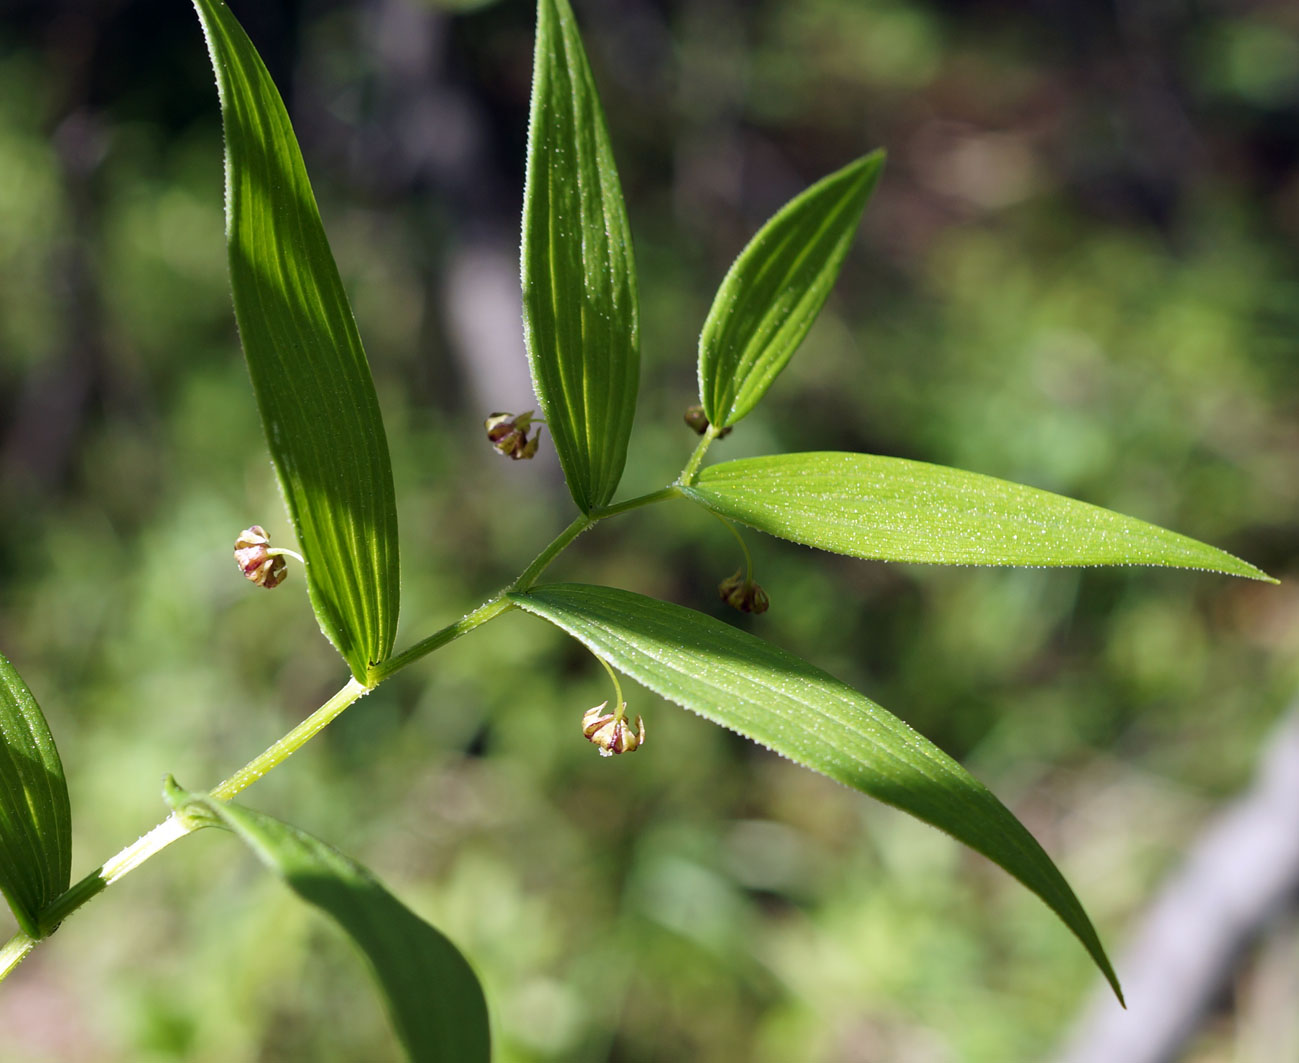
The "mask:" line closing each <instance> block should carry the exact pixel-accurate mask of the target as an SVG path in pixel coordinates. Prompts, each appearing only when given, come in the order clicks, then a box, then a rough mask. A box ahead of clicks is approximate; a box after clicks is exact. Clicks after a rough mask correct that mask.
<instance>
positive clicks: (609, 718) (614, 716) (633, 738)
mask: <svg viewBox="0 0 1299 1063" xmlns="http://www.w3.org/2000/svg"><path fill="white" fill-rule="evenodd" d="M608 704H609V703H608V702H607V701H605V702H602V703H601V704H599V705H597V706H596V707H595V708H593V709H587V710H586V714H585V715H584V716H583V717H582V734H583V735H585V736H586V740H587V741H588V742H591V743H594V744H595V745H596V746H597V747H599V750H600V756H602V757H612V756H613V755H614V754H615V753H632V752H635V751H636V750H637V749H639V748H640V747H641V746H643V745H644V744H645V721H644V720H643V719H641V718H640V717H639V716H637V717H636V729H635V730H634V731H633V730H632V728H631V724H630V721H628V719H627V718H626V717H625V716H623V715H621V714H619V713H612V712H605V711H604V710H605V708H606V707H607V706H608ZM619 707H620V708H626V706H625V705H623V706H619Z"/></svg>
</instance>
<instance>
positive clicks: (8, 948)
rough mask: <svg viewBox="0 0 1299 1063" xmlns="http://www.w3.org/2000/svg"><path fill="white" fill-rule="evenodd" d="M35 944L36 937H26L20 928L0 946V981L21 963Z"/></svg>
mask: <svg viewBox="0 0 1299 1063" xmlns="http://www.w3.org/2000/svg"><path fill="white" fill-rule="evenodd" d="M36 945H37V939H36V938H34V937H28V936H27V935H26V934H24V933H23V932H22V931H21V930H20V931H18V933H16V934H15V935H14V936H13V937H11V938H10V939H9V940H8V941H6V942H5V943H4V945H3V946H2V947H0V982H3V981H4V980H5V979H6V978H7V977H9V972H10V971H12V970H13V969H14V968H15V967H17V966H18V965H19V964H20V963H22V962H23V960H25V959H26V958H27V954H28V953H29V952H31V951H32V949H34V948H35V947H36Z"/></svg>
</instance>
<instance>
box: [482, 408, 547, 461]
mask: <svg viewBox="0 0 1299 1063" xmlns="http://www.w3.org/2000/svg"><path fill="white" fill-rule="evenodd" d="M483 427H484V428H486V429H487V439H488V442H490V443H491V444H492V446H494V447H495V448H496V449H497V450H498V451H500V452H501V453H502V454H504V455H506V456H507V457H509V458H513V459H514V460H515V461H518V460H519V459H520V458H531V457H533V456H534V455H535V454H536V453H537V444H538V443H539V442H541V429H540V428H538V429H537V434H536V435H535V436H533V437H532V438H531V439H529V438H528V429H529V428H531V427H532V411H531V410H529V411H528V412H527V413H521V414H519V415H518V416H515V415H514V414H512V413H494V414H492V415H491V416H490V417H488V418H487V420H485V421H484V422H483Z"/></svg>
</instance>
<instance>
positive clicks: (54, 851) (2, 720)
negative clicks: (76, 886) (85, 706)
mask: <svg viewBox="0 0 1299 1063" xmlns="http://www.w3.org/2000/svg"><path fill="white" fill-rule="evenodd" d="M71 876H72V808H71V806H70V805H69V804H68V785H67V783H66V782H65V781H64V779H63V764H62V763H61V762H60V761H59V751H58V750H57V749H55V748H54V738H53V737H52V736H51V735H50V729H49V726H48V725H47V724H46V723H45V717H44V716H43V715H42V714H41V708H40V706H39V705H37V704H36V699H35V698H34V697H32V692H31V691H30V690H28V689H27V684H26V683H24V682H23V681H22V677H20V676H19V675H18V673H17V672H16V671H15V670H14V666H13V665H12V664H10V663H9V661H8V660H7V659H6V658H5V657H4V655H3V654H0V892H3V893H4V895H5V900H7V901H8V902H9V907H10V908H12V909H13V913H14V917H15V918H16V919H17V920H18V925H19V926H20V927H22V929H23V931H24V932H25V933H27V934H29V935H30V936H32V937H40V936H41V932H40V929H39V924H38V919H39V916H40V913H41V909H43V908H44V907H45V906H46V905H48V904H49V903H50V902H51V901H52V900H54V898H55V897H57V896H58V895H59V894H60V893H62V892H63V891H64V890H65V889H67V888H68V882H69V881H70V880H71Z"/></svg>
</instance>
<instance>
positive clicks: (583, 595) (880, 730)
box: [510, 584, 1121, 999]
mask: <svg viewBox="0 0 1299 1063" xmlns="http://www.w3.org/2000/svg"><path fill="white" fill-rule="evenodd" d="M510 599H511V600H512V601H513V602H514V603H515V604H516V605H518V606H521V607H522V608H524V609H526V610H528V611H529V612H531V613H536V614H537V615H538V616H541V617H544V618H545V619H546V620H549V621H550V622H551V623H552V624H555V625H557V626H559V627H561V628H563V629H564V630H565V631H567V632H568V633H569V634H570V635H572V636H573V637H574V638H576V639H578V640H579V641H580V642H583V643H585V644H586V645H587V646H588V647H590V649H591V650H592V651H594V652H595V653H597V654H599V655H600V656H601V657H603V658H605V660H607V661H608V662H609V663H610V664H612V665H613V666H614V667H616V668H618V669H619V670H621V671H623V672H625V673H626V674H627V675H629V676H631V677H632V678H633V679H635V680H636V681H637V682H639V683H642V684H643V685H645V686H646V687H648V688H649V689H650V690H653V691H654V692H655V693H657V694H660V695H662V696H663V697H665V698H667V699H669V700H670V701H674V702H676V703H677V704H678V705H683V706H685V707H686V708H688V709H691V710H693V711H694V712H697V713H699V715H701V716H703V717H705V718H706V719H709V720H712V721H713V722H714V723H717V724H721V725H722V726H723V727H728V728H730V729H731V730H733V731H737V732H738V733H740V734H742V735H745V736H746V737H748V738H751V739H753V740H754V741H755V742H758V743H760V744H761V745H764V746H766V747H768V748H769V749H772V750H775V751H776V752H777V753H779V754H781V755H782V756H785V757H788V758H789V759H790V760H793V761H796V762H797V763H799V764H802V765H805V766H806V767H809V768H812V769H813V770H815V771H819V772H822V773H823V774H825V775H828V776H830V778H832V779H836V780H838V781H839V782H841V783H844V784H846V785H848V786H851V787H853V788H854V789H857V790H861V791H862V792H863V793H866V794H869V795H870V796H871V797H874V798H877V799H878V800H880V801H884V802H886V803H888V804H890V805H894V806H896V807H897V808H900V809H902V810H903V811H905V812H909V813H911V814H912V815H913V816H916V817H918V818H919V819H922V820H924V821H925V822H926V823H930V824H932V825H933V826H935V827H938V828H939V829H940V830H944V831H946V832H947V833H948V834H951V835H952V836H953V837H954V838H956V839H957V840H958V841H961V842H963V843H965V844H966V845H968V846H969V847H970V848H972V849H975V850H977V851H978V852H980V853H982V854H983V855H984V856H986V857H988V858H989V859H990V860H993V861H994V862H996V863H997V864H1000V865H1001V867H1003V868H1005V870H1007V871H1009V872H1010V873H1011V874H1012V875H1014V876H1015V878H1017V879H1019V881H1020V882H1022V883H1023V884H1024V885H1025V886H1027V887H1028V888H1029V889H1030V890H1032V891H1033V892H1034V893H1036V894H1037V895H1038V896H1039V897H1041V898H1042V899H1043V900H1044V901H1045V902H1046V903H1047V904H1048V905H1049V906H1050V907H1051V908H1052V910H1053V911H1055V913H1056V914H1057V915H1058V916H1059V917H1060V918H1061V919H1062V920H1063V921H1064V923H1065V925H1066V926H1068V927H1069V929H1070V930H1072V931H1073V932H1074V933H1075V934H1076V935H1077V936H1078V938H1079V940H1080V941H1081V942H1082V943H1083V945H1084V947H1085V948H1086V949H1087V951H1088V952H1089V953H1090V954H1091V957H1092V959H1093V960H1094V961H1095V962H1096V965H1097V966H1098V967H1099V968H1100V969H1101V971H1102V972H1103V973H1104V975H1105V977H1106V978H1107V979H1108V980H1109V982H1110V985H1112V986H1113V987H1114V991H1115V993H1116V994H1117V993H1120V990H1119V985H1118V981H1117V979H1116V978H1115V975H1114V971H1113V970H1112V969H1111V967H1110V964H1109V960H1108V959H1107V958H1106V956H1105V950H1104V949H1103V948H1102V946H1101V943H1100V940H1099V939H1098V938H1097V936H1096V931H1095V930H1094V929H1093V928H1092V925H1091V922H1090V920H1089V919H1088V918H1087V913H1086V912H1084V911H1083V908H1082V905H1080V904H1079V903H1078V899H1077V897H1075V896H1074V893H1073V890H1071V889H1070V888H1069V884H1068V883H1067V882H1066V881H1065V880H1064V877H1063V876H1062V875H1061V874H1060V872H1059V871H1058V870H1057V869H1056V867H1055V865H1054V864H1053V863H1052V862H1051V859H1050V857H1048V856H1047V855H1046V853H1045V852H1043V850H1042V847H1041V846H1040V845H1038V843H1037V842H1036V841H1035V840H1034V838H1033V836H1032V835H1031V834H1029V833H1028V831H1027V830H1026V829H1025V828H1024V826H1023V825H1022V824H1021V823H1020V822H1019V820H1017V819H1016V818H1015V817H1014V816H1013V815H1012V814H1011V813H1010V811H1009V810H1007V808H1006V807H1005V806H1004V805H1003V804H1002V803H1001V802H1000V801H998V800H997V798H996V797H994V796H993V795H992V793H991V792H989V791H988V789H987V788H986V787H985V786H983V784H982V783H980V782H979V781H978V780H977V779H975V778H974V777H973V776H972V775H970V774H969V772H967V771H966V770H965V769H964V768H962V767H961V766H960V765H959V764H958V763H956V761H954V760H953V759H952V758H951V757H949V756H948V755H947V754H946V753H944V752H943V751H942V750H940V749H939V748H938V747H937V746H935V745H933V744H932V743H931V742H929V741H928V740H927V739H925V738H924V737H923V736H921V735H919V734H917V733H916V732H915V731H913V730H912V729H911V728H910V727H908V726H907V725H906V724H905V723H903V722H902V721H901V720H899V719H898V718H897V717H895V716H893V715H891V714H890V713H888V712H886V711H885V710H884V709H882V708H880V707H879V706H878V705H876V704H875V703H874V702H872V701H870V700H869V699H868V698H866V697H864V696H862V695H861V694H858V693H857V692H856V691H855V690H853V689H852V688H851V687H848V686H846V685H844V684H843V683H841V682H839V680H837V679H835V678H833V677H832V676H830V675H828V674H827V673H825V672H823V671H821V670H820V669H819V668H816V667H814V666H813V665H811V664H808V663H807V662H806V661H803V660H801V659H800V658H798V657H795V656H794V655H793V654H790V653H786V652H785V651H784V650H781V649H777V648H776V647H775V646H772V645H771V644H770V643H767V642H764V641H763V640H762V639H759V638H755V637H754V636H752V635H749V634H747V633H746V632H743V631H740V630H738V629H737V628H733V627H731V626H729V625H728V624H723V623H722V622H721V621H719V620H714V619H713V618H712V617H708V616H704V615H703V614H702V613H697V612H695V611H694V610H691V609H685V608H683V607H681V606H679V605H670V604H668V603H667V602H660V601H656V600H655V599H653V598H646V597H644V596H643V595H639V594H632V593H631V592H629V591H621V590H614V589H613V588H610V587H591V586H583V585H580V584H552V585H550V586H545V587H540V588H537V589H535V590H532V591H529V592H528V593H526V594H512V595H510ZM1120 999H1121V996H1120Z"/></svg>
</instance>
